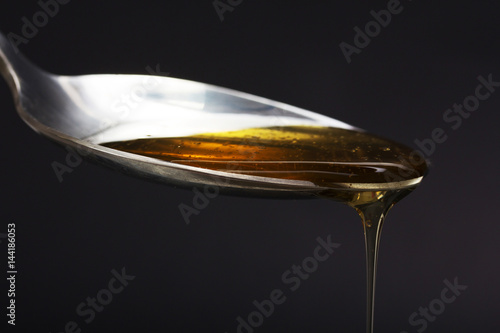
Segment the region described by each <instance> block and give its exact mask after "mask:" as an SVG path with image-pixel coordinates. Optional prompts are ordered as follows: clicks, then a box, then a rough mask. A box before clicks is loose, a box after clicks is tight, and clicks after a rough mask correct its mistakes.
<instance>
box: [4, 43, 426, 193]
mask: <svg viewBox="0 0 500 333" xmlns="http://www.w3.org/2000/svg"><path fill="white" fill-rule="evenodd" d="M0 72H1V73H2V75H3V76H4V78H5V79H6V81H7V82H8V84H9V86H10V88H11V90H12V94H13V96H14V99H15V105H16V108H17V111H18V113H19V115H20V117H21V118H22V119H23V120H24V121H25V122H26V123H27V124H28V125H29V126H30V127H31V128H32V129H33V130H34V131H36V132H38V133H39V134H41V135H43V136H45V137H47V138H49V139H51V140H53V141H55V142H57V143H59V144H61V145H64V146H66V147H69V148H73V149H75V150H76V151H77V152H78V153H79V154H81V155H84V156H86V157H88V158H90V159H93V160H96V161H98V162H101V163H104V164H106V165H108V166H111V167H114V168H116V169H119V170H120V171H124V172H126V173H130V174H133V175H136V176H139V177H142V178H146V179H150V180H155V181H160V182H163V183H167V184H171V185H177V186H182V187H193V186H200V185H214V186H218V187H219V189H220V190H221V191H222V192H225V193H229V194H243V195H257V196H273V197H294V198H300V197H310V196H311V195H317V194H318V193H321V192H322V191H325V190H328V188H330V189H331V185H330V186H329V187H328V188H327V187H324V186H319V185H318V184H314V183H312V182H310V181H305V180H297V179H280V178H273V177H261V176H257V175H248V174H242V173H235V172H227V171H224V170H222V171H221V170H211V169H207V168H200V167H196V166H192V165H183V164H178V163H172V162H169V161H162V160H159V159H155V158H151V157H147V156H142V155H138V154H133V153H130V152H126V151H121V150H117V149H112V148H109V147H105V146H103V145H101V144H102V143H105V142H111V141H120V140H129V139H132V138H133V139H137V138H148V137H159V136H161V137H182V136H189V135H195V134H200V133H214V132H224V131H234V130H241V129H247V128H266V127H272V126H321V127H330V128H339V129H346V130H353V131H362V130H360V129H358V128H355V127H353V126H351V125H348V124H346V123H344V122H341V121H338V120H335V119H332V118H329V117H326V116H323V115H319V114H316V113H313V112H310V111H306V110H303V109H300V108H297V107H293V106H290V105H287V104H284V103H280V102H276V101H272V100H268V99H265V98H262V97H257V96H254V95H250V94H246V93H242V92H238V91H235V90H231V89H226V88H221V87H217V86H213V85H209V84H204V83H199V82H193V81H188V80H182V79H176V78H170V77H162V76H150V75H111V74H110V75H83V76H58V75H54V74H51V73H48V72H46V71H44V70H42V69H39V68H38V67H36V66H35V65H33V64H32V63H31V62H29V61H28V60H27V59H26V58H25V57H24V56H23V55H22V54H20V53H19V52H18V51H17V49H15V48H14V47H13V46H12V45H11V44H10V43H9V41H8V40H7V39H6V38H5V36H4V35H2V34H1V33H0ZM125 97H129V98H131V100H132V102H130V101H129V102H127V103H128V104H127V103H126V102H125V101H124V98H125ZM421 178H422V177H416V178H413V179H405V180H403V181H399V182H385V183H378V184H357V185H356V186H357V188H358V189H359V188H363V189H364V190H386V189H391V188H403V187H411V186H413V185H415V184H417V183H418V182H419V181H420V180H421ZM336 186H338V187H339V188H346V189H348V188H349V187H350V186H352V184H350V185H348V184H344V183H339V184H336Z"/></svg>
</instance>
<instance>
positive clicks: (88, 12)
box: [0, 0, 500, 333]
mask: <svg viewBox="0 0 500 333" xmlns="http://www.w3.org/2000/svg"><path fill="white" fill-rule="evenodd" d="M298 3H299V2H294V3H292V2H290V1H279V2H270V1H260V0H258V1H257V0H254V1H250V0H245V1H243V2H242V3H241V4H240V5H238V6H236V7H234V10H233V11H232V12H226V13H224V21H223V22H221V21H220V19H219V17H218V15H217V12H216V10H215V9H214V7H213V4H212V1H210V0H206V1H189V2H188V1H171V2H168V4H166V2H160V1H141V2H139V1H124V0H120V1H115V0H113V1H88V0H87V1H76V0H73V1H71V2H69V3H68V4H65V5H61V6H60V8H59V13H58V14H57V15H56V16H54V17H53V18H51V19H50V21H49V22H48V24H47V25H46V26H44V27H42V28H40V29H39V32H38V34H37V35H36V36H35V37H33V38H31V39H30V40H29V43H27V44H25V45H24V44H22V45H20V46H19V48H20V50H21V51H22V52H23V53H24V54H25V55H26V56H27V57H28V58H30V59H31V60H32V61H33V62H35V63H36V64H38V65H39V66H40V67H42V68H44V69H46V70H48V71H50V72H53V73H57V74H66V75H79V74H94V73H146V70H145V68H146V67H147V66H152V67H155V66H156V65H157V64H159V65H160V68H161V70H162V71H163V72H168V73H169V74H170V76H173V77H179V78H184V79H190V80H195V81H201V82H207V83H211V84H215V85H220V86H224V87H230V88H233V89H237V90H241V91H245V92H249V93H252V94H255V95H259V96H263V97H267V98H271V99H274V100H278V101H282V102H286V103H288V104H292V105H295V106H299V107H302V108H305V109H308V110H312V111H315V112H318V113H322V114H325V115H328V116H331V117H333V118H336V119H339V120H342V121H345V122H347V123H349V124H353V125H355V126H358V127H361V128H364V129H367V130H369V131H370V132H373V133H377V134H381V135H384V136H386V137H388V138H391V139H394V140H396V141H399V142H402V143H405V144H408V145H410V146H413V147H415V145H414V143H413V142H414V140H415V139H420V140H421V139H424V138H429V137H430V135H431V132H432V130H433V129H435V128H443V129H444V130H445V132H446V134H447V135H448V139H447V141H446V142H444V143H442V144H438V145H437V147H436V150H435V152H434V153H433V154H432V156H430V160H431V162H432V167H431V170H430V173H429V175H428V177H427V178H426V179H425V181H424V182H423V183H422V185H421V186H420V187H419V188H418V189H417V190H416V191H415V192H414V193H413V194H411V195H410V196H409V197H408V198H407V199H405V200H403V201H402V202H401V203H399V204H398V205H397V206H396V207H395V208H394V209H393V210H392V211H391V213H390V214H389V218H388V220H387V223H386V225H385V229H384V233H383V237H382V246H381V253H380V260H381V261H380V265H379V272H378V277H379V279H378V284H377V302H376V320H375V328H376V331H377V332H401V331H405V330H406V331H408V332H416V331H417V328H420V327H421V326H420V325H419V326H416V327H412V326H411V325H410V324H409V322H408V318H409V316H410V315H411V314H412V313H413V312H415V311H418V309H419V307H421V306H422V307H426V306H428V305H429V303H430V302H431V301H432V300H434V299H436V298H439V297H440V294H441V291H442V289H443V288H444V287H445V285H444V284H443V280H445V279H448V280H450V281H453V279H454V278H455V277H457V278H458V282H459V283H460V284H463V285H467V286H468V288H467V290H465V291H464V292H463V293H462V295H460V296H459V297H458V298H457V299H456V301H455V302H453V303H452V304H449V305H447V306H446V309H445V311H444V313H442V314H441V315H439V316H438V317H437V318H436V319H435V321H434V322H430V323H429V325H428V327H427V329H426V332H484V331H487V330H489V331H495V330H498V329H499V327H500V326H499V324H498V315H497V312H498V308H499V304H498V299H499V296H500V285H499V284H498V282H497V280H498V277H499V274H500V268H499V264H498V253H499V251H500V245H499V242H498V235H499V233H500V227H499V225H500V223H499V220H498V217H497V216H496V211H495V209H496V208H495V207H496V204H497V199H498V194H497V193H498V192H497V188H498V185H499V182H498V175H497V170H498V168H499V157H498V152H499V144H498V142H499V135H498V125H499V120H500V117H499V115H498V112H499V108H500V91H497V92H495V93H493V94H492V95H491V97H490V98H489V99H488V100H486V101H483V102H481V104H480V107H479V109H478V110H477V111H475V112H474V113H472V114H471V116H470V117H469V118H468V119H465V120H464V121H463V123H462V126H461V127H460V128H459V129H457V130H452V129H451V127H450V124H447V123H445V122H444V121H443V114H444V112H445V110H446V109H448V108H450V107H451V106H452V105H453V104H454V103H462V101H463V100H464V98H465V97H466V96H468V95H471V94H473V93H474V90H475V88H476V86H477V85H478V83H479V82H478V81H477V79H476V78H477V77H478V76H479V75H482V76H484V77H487V76H488V74H490V73H491V74H492V76H493V79H494V80H495V81H500V64H499V58H500V52H499V51H500V49H499V47H498V46H499V45H498V44H499V42H498V36H499V33H500V26H499V24H498V15H499V9H500V6H499V5H498V3H496V2H493V1H462V2H460V3H456V2H432V1H428V0H425V1H424V0H418V1H417V0H414V1H411V2H410V1H408V0H407V1H402V6H403V11H402V12H401V13H400V14H398V15H395V16H393V17H392V21H391V22H390V24H389V25H388V26H387V27H386V28H383V29H382V31H381V32H380V34H379V35H378V36H376V37H374V38H373V39H372V40H371V42H370V44H369V45H368V46H367V47H366V48H364V49H363V50H362V51H361V53H360V54H354V55H353V57H352V62H351V63H350V64H348V63H347V62H346V60H345V58H344V56H343V54H342V52H341V50H340V48H339V43H341V42H342V41H345V42H347V43H350V44H352V43H353V38H354V30H353V28H354V27H355V26H359V27H361V28H363V27H364V25H365V24H366V23H367V22H369V21H370V20H373V18H372V17H371V15H370V11H371V10H376V11H378V10H381V9H385V8H386V6H387V2H386V1H354V2H352V3H349V4H346V2H334V3H330V4H324V3H320V2H319V1H316V2H304V1H302V2H300V3H301V4H300V5H298ZM39 10H40V6H39V5H38V4H37V2H36V1H34V0H33V1H15V2H14V1H10V2H8V3H7V2H6V1H4V3H3V4H2V8H1V11H0V30H1V31H2V32H3V33H5V34H7V33H9V32H13V33H16V34H21V28H22V25H23V22H22V21H21V18H22V17H23V16H26V17H27V18H28V19H29V20H30V21H32V17H33V14H35V13H36V12H37V11H39ZM0 103H1V105H2V119H3V120H2V124H3V125H2V129H3V131H2V134H1V138H2V147H3V151H2V171H3V172H2V174H3V182H2V192H3V199H2V202H3V204H2V207H3V209H2V217H3V218H2V225H1V227H0V233H5V232H6V229H7V224H8V223H12V222H15V223H16V226H17V228H16V232H17V236H16V237H17V238H16V241H17V242H16V244H17V258H16V260H17V267H18V271H19V273H18V275H17V285H16V287H17V293H16V303H17V317H16V319H17V320H16V323H17V325H16V326H15V328H12V327H9V329H10V330H9V331H18V332H33V331H36V332H53V333H55V332H61V331H63V330H64V325H65V324H66V322H68V321H76V322H77V323H78V324H79V327H80V328H81V329H82V332H109V331H111V332H122V331H125V332H128V331H140V332H220V333H223V332H228V333H230V332H236V327H237V323H236V318H237V317H238V316H242V317H245V318H246V316H247V315H248V314H249V313H250V312H252V311H254V310H255V308H254V306H253V305H252V302H253V301H254V300H259V301H261V300H264V299H267V298H269V293H270V292H271V291H272V290H273V289H277V288H279V289H282V290H285V291H286V290H287V287H286V286H285V285H284V284H283V282H282V281H281V274H282V273H283V272H285V271H286V270H287V269H289V268H290V267H291V266H292V265H293V264H298V263H300V262H301V261H302V260H303V259H304V258H305V257H308V256H310V255H312V252H313V250H314V248H315V246H316V238H317V237H318V236H320V237H323V238H325V237H327V236H328V235H329V234H331V235H332V239H333V240H334V241H335V242H337V243H340V244H341V246H340V247H339V248H338V249H337V250H336V252H335V254H334V256H332V257H331V258H330V259H328V260H327V261H326V262H324V263H321V264H320V266H319V268H318V270H317V271H316V272H314V273H313V274H311V276H310V278H309V279H308V280H306V281H304V282H303V284H302V285H301V286H300V288H299V289H298V290H297V291H295V292H293V293H291V292H289V291H288V292H287V293H286V295H287V300H286V302H285V303H284V304H282V305H279V306H277V307H276V309H275V311H274V313H273V314H272V316H270V317H269V318H266V319H265V321H264V323H263V325H262V326H260V327H259V328H257V329H256V330H255V332H363V331H364V327H365V323H364V320H365V317H364V316H365V262H364V244H363V233H362V226H361V223H360V220H359V218H358V217H357V216H356V213H355V212H354V210H352V209H351V208H348V207H346V206H343V205H340V204H335V203H330V202H327V201H324V200H304V201H291V200H263V199H255V198H240V197H228V196H219V197H216V198H214V199H212V200H211V201H210V204H209V205H208V207H207V208H206V209H204V210H202V211H201V212H200V214H199V215H197V216H193V217H192V219H191V224H189V225H186V224H185V222H184V220H183V218H182V216H181V214H180V213H179V209H178V206H179V204H181V203H185V204H188V205H192V199H193V196H194V195H193V193H192V192H191V191H190V190H185V189H176V188H172V187H169V186H164V185H159V184H153V183H148V182H145V181H141V180H138V179H135V178H131V177H128V176H125V175H122V174H120V173H117V172H114V171H112V170H110V169H107V168H104V167H101V166H98V165H94V164H92V163H89V162H83V163H82V164H81V165H79V166H78V167H76V168H74V170H73V172H72V173H68V174H65V175H64V178H63V182H62V183H60V182H59V181H58V179H57V177H56V175H55V173H54V171H53V169H52V166H51V163H52V162H54V161H58V162H60V163H65V158H66V155H67V152H66V151H65V150H64V149H63V148H60V147H58V146H56V145H53V144H52V143H50V142H49V141H48V140H46V139H43V138H42V137H40V136H38V135H37V134H36V133H35V132H33V131H32V130H31V129H30V128H29V127H28V126H26V125H25V124H24V123H23V121H22V120H21V119H20V118H19V117H18V115H17V114H16V110H15V108H14V105H13V102H12V97H11V94H10V91H9V89H8V87H7V85H6V84H5V83H4V82H3V81H2V82H1V83H0ZM0 250H1V253H5V254H3V255H1V256H0V261H2V262H5V261H7V258H6V257H7V255H6V241H5V240H2V244H0ZM1 267H4V268H2V271H5V270H6V268H5V267H6V265H5V264H2V265H1ZM122 267H125V268H126V272H127V274H130V275H134V276H136V278H135V279H134V280H133V281H131V282H130V284H129V285H128V286H127V287H126V288H125V289H124V290H123V292H122V293H120V294H118V295H115V297H114V299H113V301H112V302H111V303H110V304H109V305H107V306H106V307H105V309H104V311H103V312H101V313H97V316H96V317H95V320H93V321H92V322H91V323H90V324H85V323H84V322H83V320H82V318H81V317H79V316H78V315H77V314H76V313H75V309H76V307H77V305H78V304H79V303H81V302H84V301H85V299H86V298H87V297H89V296H90V297H95V296H96V294H97V292H98V291H99V290H101V289H102V288H105V287H106V286H107V284H108V281H109V280H110V279H111V277H112V275H111V270H112V269H116V270H121V268H122ZM4 274H5V273H0V276H4ZM2 280H3V281H4V283H5V280H4V278H2ZM1 286H2V288H3V289H2V291H1V292H0V295H1V297H0V304H1V308H2V309H4V310H2V311H1V317H0V318H1V321H2V325H3V324H4V323H5V322H6V321H7V317H6V316H5V314H4V313H5V312H4V311H5V307H6V306H7V296H6V289H7V287H6V285H4V284H2V285H1Z"/></svg>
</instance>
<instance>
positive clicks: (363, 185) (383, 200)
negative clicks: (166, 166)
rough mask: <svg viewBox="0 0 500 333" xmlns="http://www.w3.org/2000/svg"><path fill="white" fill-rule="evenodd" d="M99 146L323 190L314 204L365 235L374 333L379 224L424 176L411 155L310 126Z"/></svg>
mask: <svg viewBox="0 0 500 333" xmlns="http://www.w3.org/2000/svg"><path fill="white" fill-rule="evenodd" d="M103 145H104V146H106V147H110V148H113V149H118V150H122V151H126V152H129V153H134V154H139V155H144V156H147V157H152V158H156V159H160V160H164V161H169V162H172V163H178V164H184V165H190V166H194V167H199V168H206V169H211V170H218V171H224V172H229V173H238V174H245V175H251V176H260V177H271V178H279V179H289V180H302V181H309V182H311V183H313V184H315V185H317V186H318V187H319V188H321V189H322V190H321V191H319V192H318V194H319V195H320V196H322V197H326V198H329V199H333V200H336V201H341V202H343V203H346V204H348V205H350V206H352V207H354V208H355V209H356V210H357V211H358V213H359V215H360V216H361V218H362V221H363V228H364V233H365V241H366V254H367V282H368V284H367V332H372V331H373V303H374V292H375V288H374V287H375V273H376V263H377V255H378V247H379V242H380V233H381V229H382V224H383V221H384V217H385V215H386V214H387V212H388V211H389V209H390V208H391V207H392V206H393V205H394V204H395V203H396V202H397V201H398V200H400V199H401V198H403V197H404V196H406V195H407V194H408V193H409V192H411V191H412V190H413V189H414V188H415V187H416V185H417V184H418V182H419V181H420V180H421V178H422V177H423V176H424V174H425V172H426V169H427V164H426V163H425V161H424V160H423V159H420V160H419V159H416V158H415V154H414V153H413V151H412V150H411V149H410V148H408V147H406V146H403V145H401V144H398V143H396V142H393V141H390V140H387V139H383V138H380V137H378V136H375V135H372V134H368V133H365V132H360V131H354V130H347V129H339V128H330V127H315V126H285V127H267V128H250V129H245V130H238V131H231V132H219V133H206V134H199V135H193V136H187V137H170V138H147V139H137V140H128V141H120V142H108V143H104V144H103Z"/></svg>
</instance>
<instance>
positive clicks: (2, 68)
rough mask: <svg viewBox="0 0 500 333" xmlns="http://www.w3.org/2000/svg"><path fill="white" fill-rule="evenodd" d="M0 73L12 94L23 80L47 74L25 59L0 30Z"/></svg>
mask: <svg viewBox="0 0 500 333" xmlns="http://www.w3.org/2000/svg"><path fill="white" fill-rule="evenodd" d="M0 73H1V74H2V76H3V77H4V78H5V80H6V81H7V83H8V85H9V87H10V88H11V90H12V92H13V93H14V95H16V93H17V92H18V91H20V88H21V85H22V83H23V82H29V81H30V80H33V79H40V78H41V77H42V76H47V75H49V74H48V73H45V72H44V71H43V70H41V69H40V68H38V67H37V66H35V65H34V64H33V63H31V62H30V61H29V60H28V59H26V58H25V57H24V56H23V55H22V54H21V52H19V50H18V49H17V47H15V46H14V45H13V44H12V43H11V42H10V41H9V40H8V38H7V37H6V36H5V35H4V34H3V33H2V32H0Z"/></svg>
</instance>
